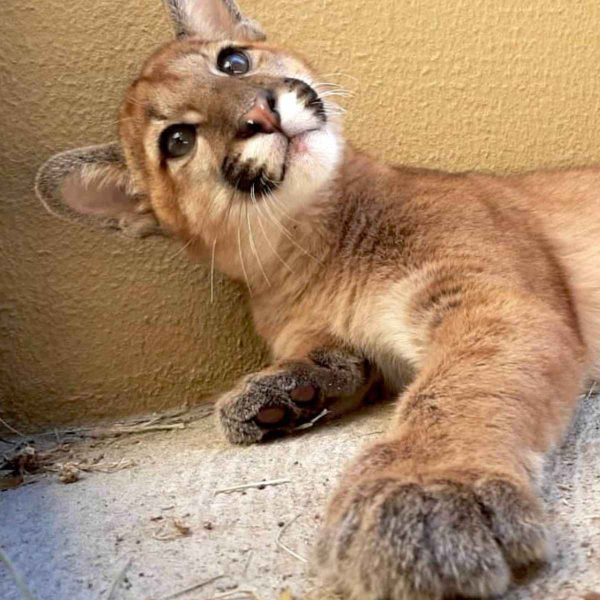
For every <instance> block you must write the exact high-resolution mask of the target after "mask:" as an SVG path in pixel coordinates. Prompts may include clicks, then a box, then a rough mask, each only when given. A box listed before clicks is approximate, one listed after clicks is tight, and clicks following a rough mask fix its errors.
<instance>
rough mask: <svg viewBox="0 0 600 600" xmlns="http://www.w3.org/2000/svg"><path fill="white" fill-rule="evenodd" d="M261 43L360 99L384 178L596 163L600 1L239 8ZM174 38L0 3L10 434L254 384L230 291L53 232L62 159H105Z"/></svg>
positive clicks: (100, 3) (357, 135) (425, 0)
mask: <svg viewBox="0 0 600 600" xmlns="http://www.w3.org/2000/svg"><path fill="white" fill-rule="evenodd" d="M243 5H244V8H245V9H246V11H247V12H248V13H251V14H252V15H253V16H255V17H256V18H258V19H259V20H260V21H261V22H262V23H263V25H264V26H265V28H266V29H267V30H268V31H269V32H270V34H271V39H272V40H274V41H277V42H280V43H287V44H289V45H291V46H293V47H295V48H297V49H300V50H301V51H303V52H304V53H305V54H307V55H309V56H311V57H312V58H313V62H314V64H316V65H318V66H319V67H320V68H321V70H322V72H323V73H325V74H327V75H326V76H324V80H331V81H336V82H340V83H342V84H344V85H345V86H347V87H348V88H350V89H351V90H353V91H354V92H355V96H354V97H353V98H351V99H350V100H348V101H346V106H347V108H348V109H349V111H348V117H347V131H348V134H349V137H350V138H351V139H352V140H353V141H354V142H355V143H357V144H359V145H361V146H362V147H364V148H366V149H368V150H370V151H371V152H372V153H374V154H377V155H379V156H381V157H383V158H386V159H389V160H394V161H401V162H406V163H411V164H419V165H427V166H432V167H439V168H446V169H471V168H479V169H500V170H512V169H517V168H518V169H520V168H529V167H533V166H536V165H544V166H548V165H571V164H589V163H592V162H598V160H599V159H600V119H599V117H598V113H599V110H598V109H599V104H600V76H599V75H600V3H598V2H597V0H525V1H524V0H495V1H492V0H379V1H374V0H302V1H300V0H279V1H278V2H273V0H246V1H245V2H244V3H243ZM169 35H170V31H169V27H168V24H167V21H166V18H165V15H164V12H163V10H162V7H161V6H160V3H159V0H96V1H95V2H90V1H89V0H73V1H71V2H65V1H64V0H2V2H1V3H0V211H1V213H0V228H1V229H0V260H1V265H2V267H1V269H0V328H1V329H0V331H1V333H0V336H1V337H0V352H1V358H0V386H1V387H0V393H1V394H2V397H1V401H0V416H2V418H4V419H6V420H9V421H11V422H13V423H14V424H18V425H19V426H21V427H29V428H40V427H47V426H48V425H50V424H54V423H65V422H74V421H84V420H89V419H92V418H98V417H104V416H107V415H122V414H126V413H128V412H133V411H147V410H154V409H159V408H163V407H168V406H175V405H180V404H182V403H183V402H195V401H198V400H201V399H202V398H204V397H206V396H207V395H208V394H210V393H211V392H212V391H213V390H215V389H218V388H222V387H223V386H226V385H227V384H228V383H229V382H231V381H232V380H233V379H234V378H235V377H237V376H238V375H239V374H240V373H242V372H243V371H244V370H247V369H250V368H252V367H255V366H256V365H258V364H260V362H261V360H262V354H261V349H260V345H259V344H258V343H257V341H256V340H255V339H254V338H253V337H252V335H251V333H250V331H251V330H250V326H249V324H248V321H247V318H246V312H245V310H244V308H243V301H242V296H241V293H240V291H239V289H238V288H237V287H236V286H234V285H233V284H231V283H229V282H226V281H225V280H224V279H222V278H219V279H218V280H217V287H216V302H215V303H214V304H212V305H211V304H210V303H209V282H208V279H209V277H208V271H207V269H206V268H205V267H203V266H198V265H196V266H194V265H191V264H188V263H187V262H186V260H185V258H184V257H183V256H176V253H177V247H176V246H174V245H173V244H171V243H169V242H166V241H154V240H152V241H147V242H133V241H129V240H126V239H121V238H119V237H116V236H114V235H112V236H111V235H107V234H103V233H98V232H94V231H87V230H83V229H81V228H80V227H78V226H75V225H73V226H70V225H67V224H65V223H62V222H60V221H57V220H55V219H54V218H52V217H50V216H49V215H47V214H45V213H44V211H43V210H42V209H41V207H40V206H39V205H38V204H37V202H36V200H35V199H34V197H33V195H32V191H31V190H32V179H33V176H34V173H35V170H36V168H37V166H38V165H39V164H40V163H41V161H42V160H44V159H45V158H46V157H47V156H49V155H50V154H52V153H53V152H55V151H58V150H61V149H64V148H69V147H72V146H77V145H84V144H88V143H92V142H101V141H107V140H109V139H111V138H112V137H113V135H114V130H115V110H116V107H117V105H118V102H119V99H120V96H121V94H122V92H123V89H124V87H125V85H126V83H127V81H128V80H129V79H130V78H131V77H132V75H133V74H134V73H135V72H136V69H137V68H138V66H139V64H140V62H141V60H142V59H143V58H144V56H145V55H146V54H147V53H148V52H149V50H150V49H151V48H153V47H154V45H155V44H156V43H157V42H160V41H162V40H166V39H167V38H168V37H169Z"/></svg>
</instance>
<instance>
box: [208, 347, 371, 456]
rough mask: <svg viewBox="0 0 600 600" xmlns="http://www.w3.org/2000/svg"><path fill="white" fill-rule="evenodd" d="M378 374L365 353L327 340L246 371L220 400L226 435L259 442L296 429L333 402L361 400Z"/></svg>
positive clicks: (353, 402) (230, 439) (219, 414)
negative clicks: (304, 352) (298, 354)
mask: <svg viewBox="0 0 600 600" xmlns="http://www.w3.org/2000/svg"><path fill="white" fill-rule="evenodd" d="M376 379H377V376H376V374H375V372H374V369H372V368H371V367H370V365H369V364H368V363H367V361H366V360H365V359H364V357H362V356H360V355H358V354H356V353H353V352H352V351H349V350H345V349H341V348H336V347H330V346H323V347H319V348H316V349H314V350H312V351H311V352H309V353H307V355H306V356H305V357H297V358H294V359H289V360H282V361H279V362H277V363H276V364H274V365H272V366H270V367H268V368H266V369H264V370H262V371H259V372H257V373H252V374H251V375H248V376H246V377H244V378H243V379H242V380H241V381H240V382H239V383H238V384H237V385H236V386H235V387H234V388H233V389H232V390H231V391H229V392H227V393H226V394H224V395H223V396H221V398H219V400H218V401H217V414H218V417H219V422H220V424H221V427H222V428H223V430H224V432H225V435H226V437H227V439H228V440H229V441H231V442H233V443H237V444H249V443H253V442H258V441H261V440H262V439H264V438H265V437H268V436H269V435H273V434H280V433H288V432H292V431H294V430H295V429H297V428H298V427H300V426H301V425H303V424H305V423H308V422H310V421H311V420H312V419H314V418H315V417H317V416H318V415H319V414H321V413H322V412H323V411H324V409H328V410H329V409H330V408H331V407H332V405H333V404H336V403H337V404H339V403H340V401H341V402H343V403H344V404H346V405H348V404H352V405H354V404H358V403H360V401H361V400H362V398H363V397H364V396H365V395H366V393H367V392H368V390H369V389H370V388H371V386H372V385H373V384H374V382H375V380H376Z"/></svg>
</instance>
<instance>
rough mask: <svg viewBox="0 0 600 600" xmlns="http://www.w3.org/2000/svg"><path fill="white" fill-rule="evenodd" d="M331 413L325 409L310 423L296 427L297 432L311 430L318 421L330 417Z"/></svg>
mask: <svg viewBox="0 0 600 600" xmlns="http://www.w3.org/2000/svg"><path fill="white" fill-rule="evenodd" d="M328 414H329V411H328V410H327V409H326V408H324V409H323V410H322V411H321V412H320V413H319V414H318V415H317V416H316V417H315V418H314V419H311V420H310V421H308V422H307V423H303V424H302V425H298V427H296V429H295V430H296V431H301V430H303V429H310V428H311V427H313V426H314V424H315V423H316V422H317V421H320V420H321V419H322V418H323V417H324V416H326V415H328Z"/></svg>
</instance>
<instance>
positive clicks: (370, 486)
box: [317, 477, 548, 600]
mask: <svg viewBox="0 0 600 600" xmlns="http://www.w3.org/2000/svg"><path fill="white" fill-rule="evenodd" d="M547 558H548V538H547V532H546V529H545V527H544V524H543V520H542V517H541V514H540V511H539V509H538V507H537V505H536V503H535V501H534V500H530V499H529V498H528V497H527V496H526V495H525V494H521V493H520V492H519V491H518V490H517V488H516V487H515V486H513V485H512V484H510V483H508V482H506V481H499V480H488V481H485V482H483V483H480V484H474V485H470V484H464V483H457V482H452V481H432V482H430V483H427V484H417V483H405V482H402V481H400V480H397V479H395V478H393V477H389V478H383V477H382V478H378V479H365V480H362V481H361V482H357V483H356V484H355V485H354V486H353V487H352V489H351V490H340V493H339V494H338V496H337V498H335V499H334V501H333V502H332V503H331V506H330V509H329V515H328V521H327V525H326V527H325V528H324V530H323V532H322V534H321V537H320V541H319V543H318V547H317V562H318V567H317V568H318V569H319V570H320V571H322V573H323V575H324V578H325V579H326V581H327V583H328V584H329V585H333V586H334V587H336V588H337V589H338V590H339V591H340V592H342V594H344V595H343V597H344V598H353V599H359V598H360V600H376V599H377V600H384V599H385V600H408V599H411V600H414V599H422V598H423V599H425V598H427V599H429V598H433V599H441V598H453V597H468V598H489V597H493V596H496V595H498V594H502V593H504V592H505V591H506V589H507V587H508V585H509V583H510V582H511V579H512V575H511V569H516V568H520V567H523V566H525V565H530V564H536V563H540V562H543V561H544V560H546V559H547Z"/></svg>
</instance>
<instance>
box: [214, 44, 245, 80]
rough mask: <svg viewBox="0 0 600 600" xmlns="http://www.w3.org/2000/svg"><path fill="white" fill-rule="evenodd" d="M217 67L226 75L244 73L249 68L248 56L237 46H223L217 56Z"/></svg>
mask: <svg viewBox="0 0 600 600" xmlns="http://www.w3.org/2000/svg"><path fill="white" fill-rule="evenodd" d="M217 67H218V69H219V71H222V72H223V73H227V75H245V74H246V73H247V72H248V71H249V70H250V58H249V57H248V55H247V54H246V53H245V52H244V51H243V50H239V49H238V48H224V49H223V50H221V52H219V56H218V57H217Z"/></svg>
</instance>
